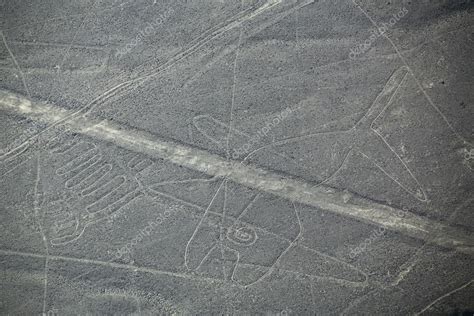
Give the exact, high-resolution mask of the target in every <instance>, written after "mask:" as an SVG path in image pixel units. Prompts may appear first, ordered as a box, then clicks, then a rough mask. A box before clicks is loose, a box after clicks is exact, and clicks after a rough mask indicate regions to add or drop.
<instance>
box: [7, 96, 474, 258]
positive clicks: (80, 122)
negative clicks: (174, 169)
mask: <svg viewBox="0 0 474 316" xmlns="http://www.w3.org/2000/svg"><path fill="white" fill-rule="evenodd" d="M0 109H1V110H4V111H8V112H11V113H13V114H15V115H19V116H24V117H27V118H29V119H32V120H34V121H39V122H43V123H45V124H49V125H54V124H55V123H56V122H58V121H63V123H62V124H64V126H65V127H66V128H68V129H70V130H71V131H73V132H75V133H80V134H83V135H86V136H89V137H93V138H96V139H98V140H102V141H107V142H110V143H113V144H115V145H117V146H120V147H123V148H126V149H129V150H132V151H135V152H139V153H143V154H145V155H148V156H150V157H154V158H161V159H165V160H168V161H170V162H172V163H175V164H178V165H182V166H185V167H187V168H190V169H193V170H196V171H200V172H203V173H206V174H208V175H211V176H218V177H227V178H228V179H231V180H232V181H234V182H237V183H239V184H242V185H244V186H247V187H251V188H255V189H258V190H261V191H264V192H268V193H271V194H274V195H277V196H280V197H283V198H287V199H290V200H292V201H296V202H299V203H303V204H307V205H311V206H313V207H316V208H318V209H321V210H324V211H328V212H333V213H336V214H340V215H343V216H348V217H351V218H354V219H356V220H360V221H364V222H368V223H371V224H375V225H379V226H384V227H385V228H387V229H390V230H393V231H396V232H400V233H402V234H404V235H408V236H411V237H414V238H417V239H421V240H424V241H426V242H429V243H432V244H435V245H438V246H441V247H445V248H451V249H455V250H456V251H459V252H462V253H465V254H474V240H473V237H472V236H471V235H470V234H469V232H467V231H462V230H460V229H458V228H454V227H451V226H447V225H445V224H443V223H439V222H435V221H432V220H429V219H427V218H423V217H420V216H417V215H415V214H412V213H409V212H404V216H403V217H400V216H398V215H397V213H398V212H401V210H399V209H396V208H393V207H390V206H387V205H384V204H380V203H377V202H374V201H371V200H367V199H364V198H361V197H359V196H356V195H355V194H352V193H348V192H344V191H338V190H334V189H332V188H328V187H324V186H319V187H313V185H312V184H310V183H308V182H305V181H302V180H300V179H288V178H284V177H282V176H280V175H278V174H276V173H274V172H270V171H268V170H264V169H261V168H259V167H257V166H253V165H243V164H240V163H239V162H237V161H228V160H227V159H225V158H223V157H221V156H218V155H214V154H211V153H209V152H207V151H204V150H201V149H196V148H192V147H190V146H185V145H183V144H179V143H176V142H171V141H169V140H164V139H161V138H159V137H158V136H156V135H153V134H151V133H148V132H144V131H139V130H135V129H131V128H128V127H125V126H121V125H117V124H114V123H111V122H108V121H107V120H102V121H95V120H93V119H86V118H84V117H76V118H73V119H70V120H67V119H66V118H67V117H69V116H70V112H69V111H67V110H64V109H62V108H60V107H57V106H52V105H49V104H45V103H41V102H36V101H32V100H30V99H28V98H27V97H24V96H21V95H18V94H15V93H12V92H9V91H4V90H3V91H0ZM33 141H35V140H32V142H33ZM4 156H5V155H4ZM3 158H4V157H2V159H3ZM8 159H14V156H9V157H8Z"/></svg>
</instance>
